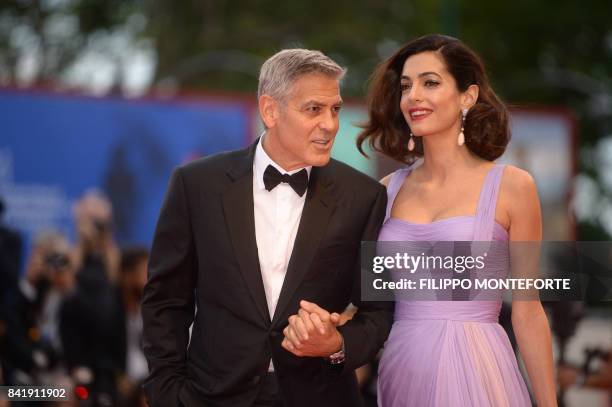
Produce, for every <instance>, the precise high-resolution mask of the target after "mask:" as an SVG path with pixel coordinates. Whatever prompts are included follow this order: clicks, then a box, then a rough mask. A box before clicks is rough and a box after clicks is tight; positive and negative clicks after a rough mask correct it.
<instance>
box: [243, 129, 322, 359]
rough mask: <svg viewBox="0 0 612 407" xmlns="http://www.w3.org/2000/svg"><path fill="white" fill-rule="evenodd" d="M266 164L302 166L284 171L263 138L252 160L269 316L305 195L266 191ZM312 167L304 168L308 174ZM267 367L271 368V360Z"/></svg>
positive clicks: (283, 187)
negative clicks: (288, 166)
mask: <svg viewBox="0 0 612 407" xmlns="http://www.w3.org/2000/svg"><path fill="white" fill-rule="evenodd" d="M264 137H265V136H264ZM268 165H272V166H273V167H276V169H277V170H278V171H279V172H280V173H281V174H285V173H287V174H294V173H296V172H298V171H300V170H302V168H298V169H296V170H293V171H285V170H284V169H283V168H282V167H281V166H280V165H278V164H276V163H275V162H274V161H273V160H272V159H271V158H270V156H268V154H267V153H266V152H265V150H264V149H263V137H262V138H261V139H260V141H259V143H258V144H257V148H256V150H255V158H254V160H253V203H254V208H255V239H256V242H257V253H258V256H259V266H260V269H261V278H262V280H263V286H264V290H265V292H266V302H267V303H268V312H269V313H270V319H272V318H273V316H274V311H275V310H276V304H277V303H278V297H279V296H280V292H281V289H282V287H283V282H284V281H285V274H286V273H287V266H288V264H289V259H290V258H291V253H292V251H293V244H294V242H295V236H296V234H297V230H298V226H299V224H300V219H301V217H302V210H303V209H304V202H305V201H306V194H304V195H302V196H301V197H300V196H299V195H298V194H297V193H296V192H295V191H294V190H293V188H291V186H290V185H289V184H287V183H283V182H281V183H280V184H278V186H276V188H274V189H273V190H271V191H267V190H266V187H265V185H264V182H263V175H264V171H265V170H266V168H267V167H268ZM311 169H312V167H306V171H307V172H308V175H309V176H310V171H311ZM269 370H270V371H272V370H274V368H273V366H272V361H270V369H269Z"/></svg>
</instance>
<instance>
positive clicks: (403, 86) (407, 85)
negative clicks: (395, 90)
mask: <svg viewBox="0 0 612 407" xmlns="http://www.w3.org/2000/svg"><path fill="white" fill-rule="evenodd" d="M408 89H410V85H409V84H407V83H402V84H401V85H400V90H401V91H402V92H404V91H406V90H408Z"/></svg>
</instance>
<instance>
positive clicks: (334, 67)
mask: <svg viewBox="0 0 612 407" xmlns="http://www.w3.org/2000/svg"><path fill="white" fill-rule="evenodd" d="M310 73H320V74H323V75H327V76H330V77H333V78H335V79H338V80H341V79H342V78H343V77H344V74H345V73H346V68H343V67H341V66H340V65H338V64H337V63H336V62H335V61H334V60H332V59H331V58H330V57H328V56H327V55H325V54H323V53H322V52H321V51H313V50H309V49H300V48H295V49H284V50H282V51H280V52H278V53H276V54H274V55H272V56H271V57H270V58H268V60H267V61H266V62H264V64H263V65H262V66H261V70H260V71H259V86H258V88H257V97H261V96H262V95H269V96H272V97H273V98H274V99H277V100H284V99H285V98H286V97H287V96H288V95H289V92H290V89H291V85H293V83H294V82H295V81H296V80H297V78H298V77H300V76H302V75H306V74H310Z"/></svg>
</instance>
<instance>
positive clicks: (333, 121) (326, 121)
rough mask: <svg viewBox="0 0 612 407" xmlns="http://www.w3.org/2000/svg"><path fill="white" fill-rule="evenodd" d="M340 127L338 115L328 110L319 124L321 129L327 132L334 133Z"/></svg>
mask: <svg viewBox="0 0 612 407" xmlns="http://www.w3.org/2000/svg"><path fill="white" fill-rule="evenodd" d="M337 127H338V114H337V113H335V112H332V111H331V110H327V111H326V113H325V114H324V115H323V117H322V118H321V121H320V122H319V128H320V129H321V130H325V131H333V130H334V129H335V128H337Z"/></svg>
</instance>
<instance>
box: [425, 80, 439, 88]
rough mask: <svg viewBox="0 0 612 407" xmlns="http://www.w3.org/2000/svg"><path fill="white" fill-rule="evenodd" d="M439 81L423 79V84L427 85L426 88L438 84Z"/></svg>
mask: <svg viewBox="0 0 612 407" xmlns="http://www.w3.org/2000/svg"><path fill="white" fill-rule="evenodd" d="M439 84H440V83H439V82H436V81H432V80H429V81H425V86H427V87H428V88H433V87H434V86H438V85H439Z"/></svg>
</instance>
